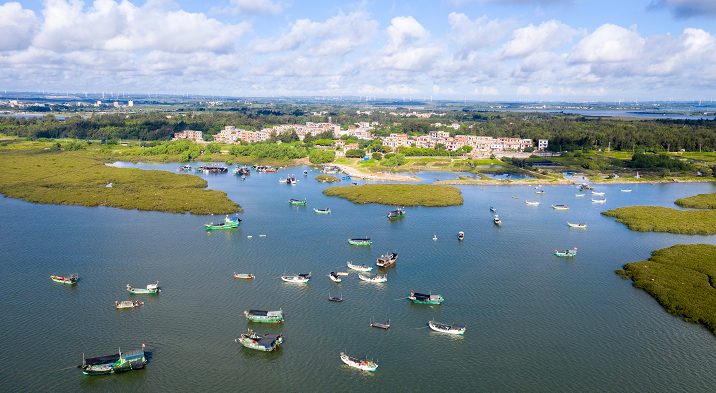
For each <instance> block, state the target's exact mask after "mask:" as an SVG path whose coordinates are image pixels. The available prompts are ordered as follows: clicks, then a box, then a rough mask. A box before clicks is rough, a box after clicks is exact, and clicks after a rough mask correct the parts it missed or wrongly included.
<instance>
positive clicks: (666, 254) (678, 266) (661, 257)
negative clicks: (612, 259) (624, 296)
mask: <svg viewBox="0 0 716 393" xmlns="http://www.w3.org/2000/svg"><path fill="white" fill-rule="evenodd" d="M616 273H617V274H619V275H621V276H622V278H624V279H629V278H631V279H632V280H633V285H634V287H636V288H641V289H643V290H645V291H646V292H647V293H649V294H650V295H651V296H653V297H654V298H655V299H656V301H657V302H659V304H661V306H662V307H664V309H665V310H666V311H668V312H669V313H671V314H673V315H676V316H679V317H683V318H684V319H685V320H686V321H689V322H694V323H699V324H702V325H704V326H706V328H707V329H709V330H710V331H711V332H712V333H714V334H716V288H715V287H716V281H715V280H716V246H712V245H710V244H689V245H686V244H678V245H675V246H672V247H669V248H663V249H660V250H656V251H654V252H652V254H651V257H650V258H649V259H647V260H646V261H641V262H632V263H627V264H626V265H624V268H623V269H619V270H617V271H616Z"/></svg>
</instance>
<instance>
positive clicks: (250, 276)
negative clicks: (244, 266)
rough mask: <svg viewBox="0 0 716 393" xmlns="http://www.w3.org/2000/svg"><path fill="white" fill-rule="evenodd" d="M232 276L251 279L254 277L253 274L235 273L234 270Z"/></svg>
mask: <svg viewBox="0 0 716 393" xmlns="http://www.w3.org/2000/svg"><path fill="white" fill-rule="evenodd" d="M234 278H244V279H252V278H255V277H254V275H253V274H246V273H239V274H236V272H234Z"/></svg>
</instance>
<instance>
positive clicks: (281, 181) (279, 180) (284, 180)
mask: <svg viewBox="0 0 716 393" xmlns="http://www.w3.org/2000/svg"><path fill="white" fill-rule="evenodd" d="M278 182H279V183H286V179H282V178H279V179H278Z"/></svg>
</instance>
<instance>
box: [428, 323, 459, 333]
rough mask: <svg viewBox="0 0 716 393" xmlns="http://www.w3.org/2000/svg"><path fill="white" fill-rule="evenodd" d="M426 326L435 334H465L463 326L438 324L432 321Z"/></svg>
mask: <svg viewBox="0 0 716 393" xmlns="http://www.w3.org/2000/svg"><path fill="white" fill-rule="evenodd" d="M428 326H430V329H433V330H435V331H436V332H441V333H449V334H465V329H466V328H465V326H463V325H457V324H454V323H450V324H447V323H439V322H435V321H434V320H432V321H428Z"/></svg>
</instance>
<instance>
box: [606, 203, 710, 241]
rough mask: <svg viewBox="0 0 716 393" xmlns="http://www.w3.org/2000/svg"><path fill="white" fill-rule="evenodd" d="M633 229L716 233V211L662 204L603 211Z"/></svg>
mask: <svg viewBox="0 0 716 393" xmlns="http://www.w3.org/2000/svg"><path fill="white" fill-rule="evenodd" d="M602 214H603V215H605V216H607V217H614V218H616V219H617V220H616V222H620V223H622V224H624V225H626V226H627V227H628V228H629V229H631V230H632V231H639V232H668V233H677V234H684V235H713V234H716V211H714V210H688V211H683V210H677V209H672V208H669V207H662V206H628V207H620V208H618V209H613V210H606V211H603V212H602Z"/></svg>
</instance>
